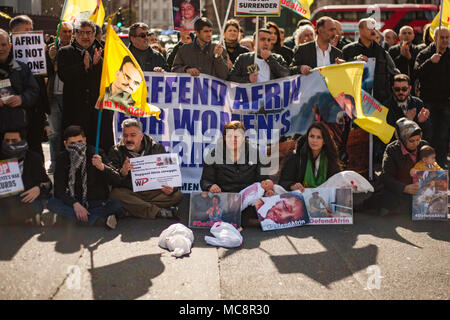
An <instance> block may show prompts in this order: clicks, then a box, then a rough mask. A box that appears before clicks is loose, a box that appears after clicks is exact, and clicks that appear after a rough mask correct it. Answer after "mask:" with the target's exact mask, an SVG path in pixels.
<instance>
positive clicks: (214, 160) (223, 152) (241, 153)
mask: <svg viewBox="0 0 450 320" xmlns="http://www.w3.org/2000/svg"><path fill="white" fill-rule="evenodd" d="M261 169H262V166H261V164H260V163H259V158H258V152H257V151H256V150H255V149H253V148H252V147H251V146H250V145H249V143H248V142H247V141H245V127H244V124H243V123H242V122H240V121H231V122H228V123H227V124H226V125H225V126H224V127H223V130H222V137H221V138H220V139H219V140H218V141H217V143H216V147H215V148H214V149H213V150H212V151H211V153H210V154H209V155H208V156H207V157H206V158H205V160H204V163H203V172H202V177H201V180H200V186H201V188H202V190H203V191H209V192H211V193H220V192H236V193H237V192H240V191H241V190H243V189H245V188H247V187H248V186H249V185H251V184H253V183H255V182H261V181H263V180H267V177H265V176H264V175H263V174H261ZM271 195H273V191H267V192H266V193H265V196H271ZM242 220H243V221H242V224H243V225H244V226H248V225H257V224H259V222H258V219H257V215H256V210H255V209H254V207H249V208H247V209H246V210H244V211H243V212H242Z"/></svg>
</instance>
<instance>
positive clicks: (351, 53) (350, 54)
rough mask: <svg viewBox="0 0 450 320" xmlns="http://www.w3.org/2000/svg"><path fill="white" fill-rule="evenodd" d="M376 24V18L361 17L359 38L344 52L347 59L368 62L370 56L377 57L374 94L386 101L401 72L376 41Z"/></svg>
mask: <svg viewBox="0 0 450 320" xmlns="http://www.w3.org/2000/svg"><path fill="white" fill-rule="evenodd" d="M375 26H376V21H375V20H374V19H372V18H366V19H361V20H360V21H359V23H358V28H359V40H358V41H357V42H352V43H350V44H348V45H346V46H345V47H344V49H343V50H342V52H343V54H344V60H345V61H355V60H360V61H365V62H367V61H368V58H376V61H375V75H374V82H373V96H374V98H375V99H377V100H378V101H386V100H387V99H389V96H390V95H391V87H392V77H393V76H394V75H395V74H397V73H399V72H398V70H396V69H395V64H394V61H392V58H391V56H390V55H389V54H388V53H387V52H386V51H385V50H384V49H383V48H382V47H380V46H379V45H378V44H377V43H376V42H375V37H376V31H375Z"/></svg>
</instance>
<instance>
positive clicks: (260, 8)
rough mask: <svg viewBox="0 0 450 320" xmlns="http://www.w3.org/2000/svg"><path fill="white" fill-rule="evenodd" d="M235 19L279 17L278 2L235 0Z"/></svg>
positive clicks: (279, 6) (271, 0) (269, 0)
mask: <svg viewBox="0 0 450 320" xmlns="http://www.w3.org/2000/svg"><path fill="white" fill-rule="evenodd" d="M235 3H236V6H235V9H234V14H235V16H236V17H249V16H280V13H281V4H280V0H236V1H235Z"/></svg>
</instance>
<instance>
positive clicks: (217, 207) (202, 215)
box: [189, 192, 241, 228]
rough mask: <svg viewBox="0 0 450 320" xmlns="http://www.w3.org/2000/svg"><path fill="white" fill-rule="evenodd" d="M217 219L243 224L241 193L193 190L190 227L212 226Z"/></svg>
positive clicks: (234, 224) (238, 225)
mask: <svg viewBox="0 0 450 320" xmlns="http://www.w3.org/2000/svg"><path fill="white" fill-rule="evenodd" d="M217 221H224V222H228V223H230V224H232V225H233V226H234V227H235V228H239V227H240V226H241V195H240V194H239V193H210V192H192V193H191V199H190V206H189V227H190V228H211V227H212V226H213V225H214V223H216V222H217Z"/></svg>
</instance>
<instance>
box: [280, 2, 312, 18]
mask: <svg viewBox="0 0 450 320" xmlns="http://www.w3.org/2000/svg"><path fill="white" fill-rule="evenodd" d="M313 2H314V0H281V5H282V6H283V7H286V8H288V9H290V10H292V11H294V12H295V13H297V14H299V15H301V16H303V17H305V18H307V19H311V10H310V7H311V5H312V4H313Z"/></svg>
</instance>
